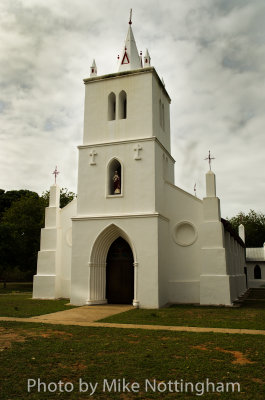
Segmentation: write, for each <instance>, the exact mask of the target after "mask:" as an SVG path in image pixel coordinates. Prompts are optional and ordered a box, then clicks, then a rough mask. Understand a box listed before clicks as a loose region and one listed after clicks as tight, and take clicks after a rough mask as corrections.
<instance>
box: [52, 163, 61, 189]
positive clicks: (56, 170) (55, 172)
mask: <svg viewBox="0 0 265 400" xmlns="http://www.w3.org/2000/svg"><path fill="white" fill-rule="evenodd" d="M59 173H60V172H59V171H58V169H57V165H56V167H55V170H54V171H53V175H54V180H55V182H54V183H55V185H56V178H57V175H59Z"/></svg>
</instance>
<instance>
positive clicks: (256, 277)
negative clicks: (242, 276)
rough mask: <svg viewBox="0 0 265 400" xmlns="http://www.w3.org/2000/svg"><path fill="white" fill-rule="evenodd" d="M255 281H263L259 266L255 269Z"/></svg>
mask: <svg viewBox="0 0 265 400" xmlns="http://www.w3.org/2000/svg"><path fill="white" fill-rule="evenodd" d="M254 279H261V269H260V266H259V265H255V268H254Z"/></svg>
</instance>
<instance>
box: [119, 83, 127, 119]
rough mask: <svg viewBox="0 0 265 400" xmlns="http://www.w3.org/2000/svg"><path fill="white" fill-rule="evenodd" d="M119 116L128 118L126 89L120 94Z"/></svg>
mask: <svg viewBox="0 0 265 400" xmlns="http://www.w3.org/2000/svg"><path fill="white" fill-rule="evenodd" d="M119 118H120V119H126V118H127V94H126V92H125V91H124V90H122V91H121V92H120V94H119Z"/></svg>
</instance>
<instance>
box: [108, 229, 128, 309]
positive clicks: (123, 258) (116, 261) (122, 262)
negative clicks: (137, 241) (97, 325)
mask: <svg viewBox="0 0 265 400" xmlns="http://www.w3.org/2000/svg"><path fill="white" fill-rule="evenodd" d="M133 297H134V258H133V253H132V250H131V247H130V246H129V244H128V243H127V242H126V240H124V239H123V238H122V237H120V236H119V237H118V238H117V239H116V240H114V242H113V243H112V244H111V246H110V248H109V251H108V254H107V265H106V298H107V301H108V303H112V304H132V302H133Z"/></svg>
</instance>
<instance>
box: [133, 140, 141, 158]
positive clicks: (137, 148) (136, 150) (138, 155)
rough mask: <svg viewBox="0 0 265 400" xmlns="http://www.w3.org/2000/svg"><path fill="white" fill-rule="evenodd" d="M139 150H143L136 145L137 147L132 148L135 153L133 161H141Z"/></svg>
mask: <svg viewBox="0 0 265 400" xmlns="http://www.w3.org/2000/svg"><path fill="white" fill-rule="evenodd" d="M141 150H143V148H142V147H141V146H140V145H139V144H137V146H136V147H135V148H134V151H135V152H136V154H135V156H134V159H135V160H141V159H142V157H140V151H141Z"/></svg>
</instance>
